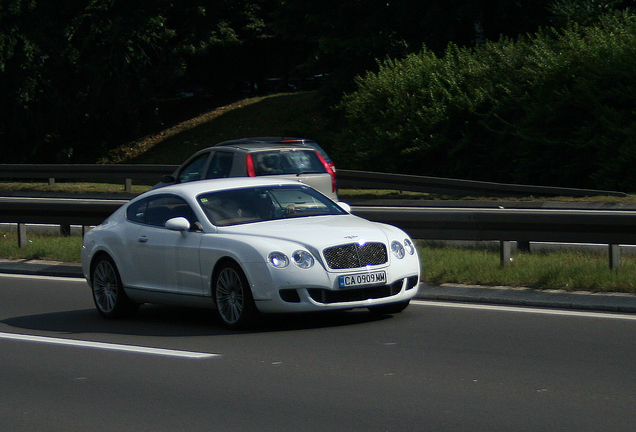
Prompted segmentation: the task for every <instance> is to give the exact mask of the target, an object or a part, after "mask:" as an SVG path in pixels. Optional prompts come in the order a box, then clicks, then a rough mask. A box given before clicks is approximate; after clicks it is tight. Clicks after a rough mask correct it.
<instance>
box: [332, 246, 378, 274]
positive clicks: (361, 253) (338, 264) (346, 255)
mask: <svg viewBox="0 0 636 432" xmlns="http://www.w3.org/2000/svg"><path fill="white" fill-rule="evenodd" d="M323 254H324V256H325V259H326V260H327V265H328V266H329V268H331V269H334V270H338V269H350V268H358V267H365V266H368V265H380V264H384V263H386V262H387V253H386V246H385V245H384V244H383V243H366V244H364V245H362V246H361V245H359V244H358V243H351V244H347V245H341V246H334V247H331V248H327V249H325V250H324V251H323Z"/></svg>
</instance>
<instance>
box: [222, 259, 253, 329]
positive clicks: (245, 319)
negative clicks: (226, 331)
mask: <svg viewBox="0 0 636 432" xmlns="http://www.w3.org/2000/svg"><path fill="white" fill-rule="evenodd" d="M213 283H214V299H215V301H216V310H217V315H218V316H219V318H220V319H221V321H222V322H223V324H224V325H225V326H226V327H229V328H232V329H242V328H247V327H249V326H251V325H253V324H254V323H255V321H256V319H257V317H258V311H257V309H256V306H255V304H254V298H253V297H252V291H251V290H250V287H249V284H248V282H247V278H246V277H245V274H244V273H243V271H242V270H241V268H240V267H239V266H238V265H237V264H236V263H234V262H227V263H225V264H223V265H222V267H221V268H219V269H218V271H217V272H216V277H215V278H214V282H213Z"/></svg>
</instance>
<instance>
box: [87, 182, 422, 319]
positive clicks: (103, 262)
mask: <svg viewBox="0 0 636 432" xmlns="http://www.w3.org/2000/svg"><path fill="white" fill-rule="evenodd" d="M349 210H350V209H349V206H348V205H346V204H344V203H336V202H334V201H332V200H331V199H329V198H327V197H326V196H325V195H323V194H321V193H320V192H318V191H317V190H315V189H313V188H311V187H309V186H306V185H303V184H300V183H298V182H295V181H293V180H279V179H271V178H227V179H216V180H203V181H198V182H190V183H183V184H177V185H171V186H166V187H163V188H159V189H153V190H151V191H148V192H146V193H144V194H141V195H139V196H138V197H136V198H134V199H133V200H131V201H130V202H128V203H127V204H125V205H123V206H122V207H120V208H119V209H118V210H117V211H115V212H114V213H113V214H112V215H110V216H109V217H108V218H107V219H106V220H105V221H104V222H103V223H102V224H100V225H98V226H97V227H95V228H93V229H91V230H90V231H88V232H87V233H86V234H85V236H84V240H83V244H82V269H83V273H84V276H85V277H86V279H87V281H88V283H89V285H90V286H91V288H92V293H93V299H94V302H95V306H96V308H97V310H98V312H99V313H100V314H101V315H103V316H104V317H108V318H111V317H117V316H122V315H126V314H130V313H131V312H134V311H135V310H136V309H137V308H138V307H139V305H141V304H143V303H163V304H177V305H187V306H197V307H200V306H203V307H209V308H212V309H214V310H216V314H217V315H218V317H219V319H220V320H221V322H222V323H223V324H224V325H225V326H227V327H230V328H245V327H247V326H250V325H253V324H254V323H255V322H256V320H257V318H258V317H259V316H260V314H262V313H287V312H312V311H321V310H324V311H327V310H342V309H354V308H368V309H369V310H371V311H373V312H379V313H397V312H400V311H401V310H403V309H404V308H405V307H406V306H408V304H409V301H410V299H411V298H413V297H414V296H415V295H416V293H417V290H418V287H419V283H420V261H419V257H418V253H417V249H416V247H415V245H414V243H413V241H412V239H411V238H410V237H409V236H408V235H407V234H406V233H405V232H404V231H402V230H400V229H399V228H396V227H394V226H391V225H386V224H382V223H377V222H371V221H368V220H366V219H362V218H360V217H357V216H354V215H352V214H351V213H350V211H349Z"/></svg>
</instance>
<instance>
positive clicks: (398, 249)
mask: <svg viewBox="0 0 636 432" xmlns="http://www.w3.org/2000/svg"><path fill="white" fill-rule="evenodd" d="M391 252H393V255H395V257H396V258H398V259H402V258H404V255H405V252H404V246H402V243H400V242H399V241H396V240H393V241H392V242H391Z"/></svg>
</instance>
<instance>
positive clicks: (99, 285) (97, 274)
mask: <svg viewBox="0 0 636 432" xmlns="http://www.w3.org/2000/svg"><path fill="white" fill-rule="evenodd" d="M91 286H92V289H93V301H94V302H95V307H96V308H97V311H98V312H99V313H100V314H101V315H103V316H104V317H106V318H116V317H120V316H123V315H127V314H130V313H132V312H134V311H135V310H136V309H137V308H138V307H139V305H137V304H136V303H134V302H133V301H132V300H130V299H129V298H128V296H127V295H126V293H125V292H124V288H123V285H122V283H121V277H120V276H119V271H117V266H116V265H115V263H114V262H113V260H112V259H111V258H110V257H109V256H107V255H102V256H100V257H98V258H97V260H96V261H95V264H94V265H93V272H92V275H91Z"/></svg>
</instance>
